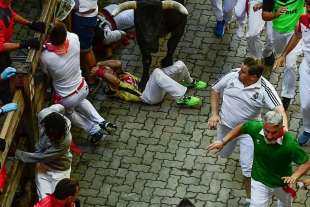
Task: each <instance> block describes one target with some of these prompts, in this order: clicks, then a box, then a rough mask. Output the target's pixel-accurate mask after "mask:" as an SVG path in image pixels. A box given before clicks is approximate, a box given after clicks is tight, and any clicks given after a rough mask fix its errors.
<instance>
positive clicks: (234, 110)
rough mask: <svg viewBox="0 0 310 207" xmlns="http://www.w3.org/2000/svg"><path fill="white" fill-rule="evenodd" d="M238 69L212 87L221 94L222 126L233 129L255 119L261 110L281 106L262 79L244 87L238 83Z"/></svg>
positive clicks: (269, 84) (270, 88)
mask: <svg viewBox="0 0 310 207" xmlns="http://www.w3.org/2000/svg"><path fill="white" fill-rule="evenodd" d="M239 70H240V69H239V68H238V69H235V70H234V71H233V72H231V73H228V74H227V75H225V76H224V77H223V78H221V79H220V80H219V81H218V82H217V83H215V84H214V85H213V87H212V89H213V90H215V91H217V92H220V93H222V94H223V101H222V106H221V111H220V117H221V121H222V124H224V125H226V126H228V127H230V128H234V127H235V126H237V125H238V124H239V123H242V122H244V121H247V120H250V119H257V118H258V117H259V115H260V112H261V109H262V108H265V107H266V108H268V109H274V108H275V107H276V106H279V105H282V103H281V100H280V97H279V95H278V94H277V92H276V90H275V88H274V87H273V86H272V84H271V83H270V82H269V81H268V80H266V79H265V78H264V77H261V78H260V79H258V81H257V82H256V83H254V84H252V85H249V86H247V87H245V86H244V85H243V84H242V83H241V82H240V81H239Z"/></svg>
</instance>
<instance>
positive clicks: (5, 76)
mask: <svg viewBox="0 0 310 207" xmlns="http://www.w3.org/2000/svg"><path fill="white" fill-rule="evenodd" d="M14 75H16V69H15V68H12V67H7V68H6V69H4V71H3V72H2V73H1V75H0V80H7V79H9V78H11V77H12V76H14Z"/></svg>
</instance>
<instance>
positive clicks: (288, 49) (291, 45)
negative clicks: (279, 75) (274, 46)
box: [273, 28, 302, 68]
mask: <svg viewBox="0 0 310 207" xmlns="http://www.w3.org/2000/svg"><path fill="white" fill-rule="evenodd" d="M296 30H298V28H297V29H296ZM301 38H302V34H301V32H298V31H295V33H294V35H293V36H292V37H291V39H290V41H289V42H288V44H287V45H286V47H285V49H284V50H283V51H282V53H281V55H280V56H279V57H278V58H277V60H276V62H275V64H274V67H273V68H279V67H280V66H283V65H284V64H285V59H286V56H287V55H288V54H289V53H290V52H291V51H292V50H293V49H294V48H295V47H296V45H297V44H298V42H299V41H300V39H301Z"/></svg>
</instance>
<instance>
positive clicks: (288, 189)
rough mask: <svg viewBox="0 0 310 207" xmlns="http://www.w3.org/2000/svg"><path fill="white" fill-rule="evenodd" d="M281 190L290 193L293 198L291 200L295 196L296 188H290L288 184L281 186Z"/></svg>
mask: <svg viewBox="0 0 310 207" xmlns="http://www.w3.org/2000/svg"><path fill="white" fill-rule="evenodd" d="M282 189H283V191H284V192H286V193H289V194H290V195H291V197H292V198H293V200H294V199H295V198H296V190H295V189H293V188H291V187H290V186H288V185H285V186H283V187H282Z"/></svg>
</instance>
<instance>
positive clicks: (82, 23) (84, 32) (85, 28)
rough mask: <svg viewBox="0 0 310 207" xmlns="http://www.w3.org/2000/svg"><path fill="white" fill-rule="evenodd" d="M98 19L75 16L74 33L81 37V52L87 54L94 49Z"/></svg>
mask: <svg viewBox="0 0 310 207" xmlns="http://www.w3.org/2000/svg"><path fill="white" fill-rule="evenodd" d="M96 24H97V17H96V16H95V17H82V16H78V15H76V14H73V32H74V33H75V34H77V35H78V36H79V40H80V44H81V52H87V51H89V50H90V49H91V48H92V42H93V38H94V36H95V28H96Z"/></svg>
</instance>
